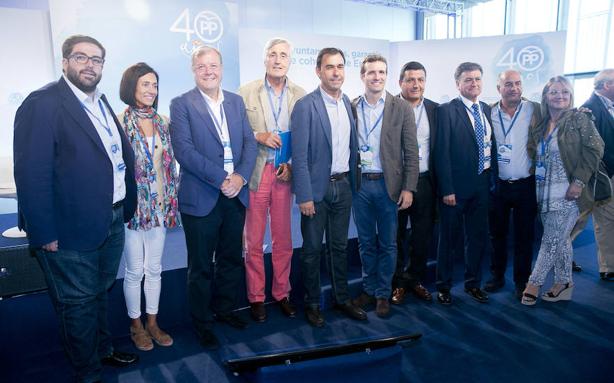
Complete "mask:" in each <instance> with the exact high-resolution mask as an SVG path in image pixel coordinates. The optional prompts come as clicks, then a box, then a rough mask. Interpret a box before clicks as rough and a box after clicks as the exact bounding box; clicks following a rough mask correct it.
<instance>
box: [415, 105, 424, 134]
mask: <svg viewBox="0 0 614 383" xmlns="http://www.w3.org/2000/svg"><path fill="white" fill-rule="evenodd" d="M423 114H424V101H422V104H420V113H419V114H418V118H417V119H416V129H419V128H420V122H421V121H422V115H423Z"/></svg>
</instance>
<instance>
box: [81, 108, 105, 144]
mask: <svg viewBox="0 0 614 383" xmlns="http://www.w3.org/2000/svg"><path fill="white" fill-rule="evenodd" d="M81 106H82V107H83V109H85V111H86V112H88V113H89V114H90V115H91V116H92V117H94V118H95V119H96V121H98V122H99V123H100V125H102V127H103V128H104V130H106V131H107V133H108V134H109V137H113V132H112V131H111V128H109V121H108V120H107V113H106V112H105V111H104V108H103V106H102V101H100V99H98V107H99V108H100V111H101V112H102V116H103V117H104V123H102V120H101V119H100V118H99V117H98V116H97V115H95V114H94V113H93V112H92V111H91V110H90V109H89V108H88V107H87V106H85V104H84V103H83V101H81Z"/></svg>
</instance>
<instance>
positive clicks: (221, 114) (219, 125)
mask: <svg viewBox="0 0 614 383" xmlns="http://www.w3.org/2000/svg"><path fill="white" fill-rule="evenodd" d="M205 105H207V111H208V112H209V115H210V116H211V119H212V120H213V123H214V124H215V128H216V129H217V132H218V133H219V135H220V137H221V138H222V141H224V140H225V139H226V138H225V137H224V131H223V130H222V126H224V108H222V104H220V116H221V117H222V122H221V123H220V122H219V121H218V120H217V118H216V117H215V115H214V114H213V110H211V107H210V106H209V103H208V102H207V101H205Z"/></svg>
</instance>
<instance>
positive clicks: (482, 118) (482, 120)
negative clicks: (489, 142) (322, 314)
mask: <svg viewBox="0 0 614 383" xmlns="http://www.w3.org/2000/svg"><path fill="white" fill-rule="evenodd" d="M461 102H463V101H462V100H461ZM479 105H480V104H478V108H479V109H480V120H481V122H482V126H483V127H484V137H486V136H487V135H488V133H487V130H488V129H487V128H486V122H485V121H486V117H485V116H484V111H483V110H482V107H481V106H479ZM463 106H464V107H465V109H467V110H468V111H469V113H471V115H472V116H473V111H472V110H471V109H469V108H467V105H465V103H464V102H463ZM474 118H475V116H474Z"/></svg>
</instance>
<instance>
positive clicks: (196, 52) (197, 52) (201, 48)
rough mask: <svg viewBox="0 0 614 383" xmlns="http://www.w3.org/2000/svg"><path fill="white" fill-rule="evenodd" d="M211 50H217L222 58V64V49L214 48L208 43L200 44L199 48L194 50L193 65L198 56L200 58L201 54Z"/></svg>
mask: <svg viewBox="0 0 614 383" xmlns="http://www.w3.org/2000/svg"><path fill="white" fill-rule="evenodd" d="M210 52H215V53H216V54H217V55H218V57H219V58H220V64H223V63H222V54H221V53H220V51H218V50H217V49H215V48H213V47H209V46H207V45H200V46H199V47H198V48H196V49H195V50H194V51H193V52H192V65H194V61H196V60H197V59H198V58H200V56H202V55H204V54H206V53H210Z"/></svg>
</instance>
